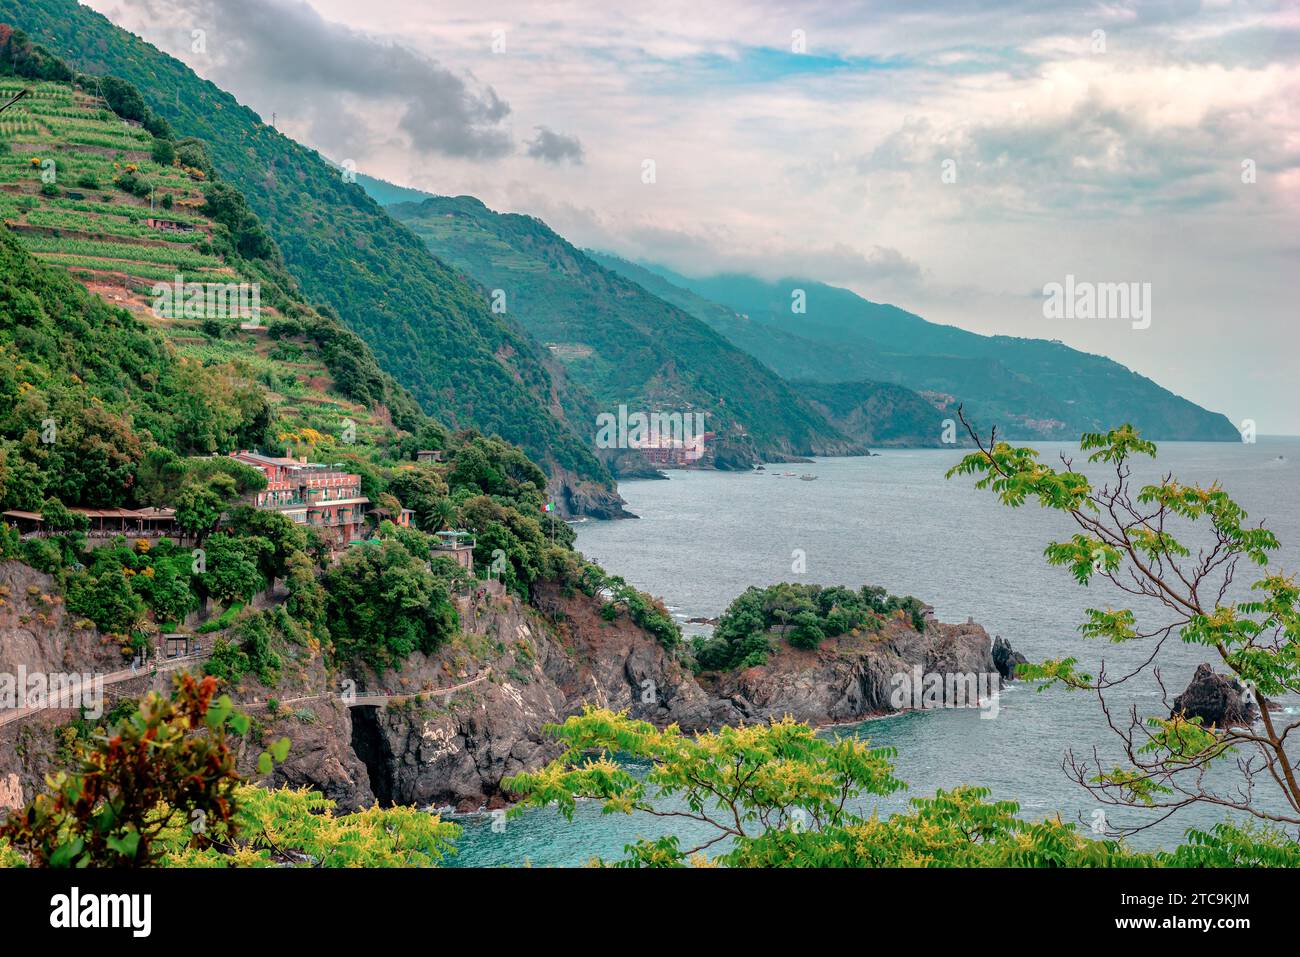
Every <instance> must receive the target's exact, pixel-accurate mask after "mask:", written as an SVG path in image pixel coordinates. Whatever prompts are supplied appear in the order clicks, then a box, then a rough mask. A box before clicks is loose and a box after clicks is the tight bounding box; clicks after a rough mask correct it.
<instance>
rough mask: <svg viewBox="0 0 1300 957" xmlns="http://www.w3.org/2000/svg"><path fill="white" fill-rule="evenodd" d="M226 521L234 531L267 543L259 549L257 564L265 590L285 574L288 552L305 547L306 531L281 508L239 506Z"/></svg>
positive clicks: (286, 572)
mask: <svg viewBox="0 0 1300 957" xmlns="http://www.w3.org/2000/svg"><path fill="white" fill-rule="evenodd" d="M230 525H231V528H232V529H234V531H235V532H236V534H239V535H248V536H255V537H257V538H262V539H265V540H266V541H267V542H269V543H270V544H271V549H270V551H266V552H263V553H262V555H261V564H260V569H261V572H262V576H263V577H264V578H265V579H266V582H267V590H268V591H269V590H271V589H272V588H274V587H275V580H276V579H277V578H282V577H284V576H285V575H286V574H288V571H289V558H290V556H292V555H294V554H298V553H301V552H303V551H305V550H306V548H307V533H306V531H305V530H304V529H303V527H302V526H301V525H298V524H296V523H295V522H294V521H293V519H291V518H289V516H287V515H284V514H283V513H281V512H268V511H266V510H265V509H259V508H252V507H249V506H246V505H245V506H241V507H239V508H237V509H235V510H234V511H232V512H231V514H230Z"/></svg>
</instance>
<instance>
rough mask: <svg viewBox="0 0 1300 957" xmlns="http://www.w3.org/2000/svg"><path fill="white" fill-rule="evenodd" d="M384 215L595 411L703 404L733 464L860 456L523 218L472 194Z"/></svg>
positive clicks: (707, 338) (623, 282) (716, 345)
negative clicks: (496, 297)
mask: <svg viewBox="0 0 1300 957" xmlns="http://www.w3.org/2000/svg"><path fill="white" fill-rule="evenodd" d="M388 208H389V211H390V212H391V213H392V214H393V215H394V216H395V217H397V218H398V219H399V220H401V221H403V222H404V223H406V224H407V225H408V226H410V227H411V229H412V230H413V231H414V232H415V233H416V234H417V235H418V236H420V237H421V238H422V239H423V240H424V241H425V242H426V243H427V244H428V246H429V248H430V250H432V251H433V253H434V254H435V255H437V256H439V257H441V258H443V259H445V260H447V261H448V262H450V263H452V264H453V265H454V266H456V267H458V268H460V269H463V270H464V271H465V272H466V273H468V274H469V275H470V276H473V277H474V278H475V279H477V280H478V281H479V282H480V283H481V284H482V285H483V287H484V288H485V290H488V291H491V290H500V295H501V297H502V298H501V301H502V306H503V308H506V309H507V310H508V311H509V313H510V314H511V315H512V316H514V317H515V318H516V319H518V321H519V322H520V323H521V324H522V325H523V326H524V328H525V329H526V330H528V332H529V333H531V334H532V335H533V337H534V338H535V339H536V340H537V341H538V342H539V343H541V344H542V345H544V346H546V347H547V348H548V349H550V350H551V351H552V352H553V354H554V355H555V357H556V359H557V360H558V361H560V362H562V363H563V365H564V368H565V373H566V375H567V377H568V378H570V379H572V380H574V381H576V382H578V383H579V384H580V385H581V386H582V387H583V388H584V389H585V390H587V391H588V392H590V393H591V395H592V396H593V397H594V398H595V399H596V401H597V411H603V412H616V411H617V409H618V407H619V405H621V404H622V405H627V406H628V407H630V408H632V409H642V410H661V411H668V412H672V411H677V412H686V411H702V412H704V413H705V415H706V422H707V427H708V429H709V431H712V432H715V433H717V435H718V440H717V441H718V442H719V443H720V444H721V446H723V447H724V448H728V449H729V450H730V451H731V454H730V455H729V456H728V457H729V458H731V459H732V460H734V461H742V462H743V461H746V460H748V458H749V456H746V455H744V452H745V451H746V450H748V451H751V452H752V458H753V459H754V460H767V461H772V460H779V459H780V458H781V457H783V456H788V455H817V454H822V455H827V454H829V455H834V454H845V453H849V452H855V451H859V450H860V447H855V446H854V444H853V443H852V442H850V441H848V440H847V439H845V437H844V436H842V435H841V434H840V433H839V432H838V431H837V430H836V429H835V428H834V427H832V426H831V425H829V424H828V423H827V422H826V420H825V419H824V418H823V417H822V415H821V414H820V413H819V412H817V411H816V410H814V409H813V408H811V407H810V406H809V405H808V403H807V402H806V401H805V400H804V399H803V398H802V397H801V395H800V393H799V392H798V391H797V390H795V389H792V388H791V387H790V386H789V385H788V384H787V383H786V382H785V381H783V380H782V379H781V378H780V377H779V376H777V375H776V374H775V373H774V372H772V371H771V370H770V369H768V368H767V367H766V366H764V365H763V364H762V363H760V362H758V361H757V360H755V359H754V358H753V357H752V356H750V355H749V354H747V353H745V352H743V351H742V350H740V349H738V348H736V347H735V346H733V345H732V344H731V343H730V342H728V341H727V340H726V339H725V338H723V337H722V336H721V335H719V334H718V333H716V332H714V331H713V330H712V329H710V328H709V327H708V326H707V325H705V324H704V323H703V322H700V321H699V320H698V319H696V318H695V317H694V316H691V315H688V314H687V313H685V312H683V311H682V310H680V309H678V308H676V307H674V306H672V305H670V304H669V303H666V302H664V301H663V300H662V299H659V298H657V297H656V296H654V295H651V294H650V293H649V292H647V291H646V290H644V289H643V288H641V287H640V286H639V285H637V284H636V283H633V282H631V281H629V280H627V279H625V278H624V277H622V276H620V275H618V274H617V273H615V272H612V271H610V270H608V269H605V268H604V267H602V266H600V265H598V264H597V263H595V262H593V261H592V260H591V259H589V258H588V257H587V256H586V255H585V254H583V253H582V252H581V251H579V250H578V249H575V248H574V247H573V246H572V245H571V244H569V243H568V242H566V241H565V240H564V239H563V237H561V236H559V235H557V234H556V233H555V232H554V231H553V230H552V229H550V228H549V227H548V226H547V225H546V224H545V223H543V222H542V221H541V220H539V219H536V218H534V217H531V216H522V215H518V214H505V213H497V212H494V211H492V210H490V209H488V208H487V207H486V206H484V205H483V203H482V202H480V201H479V200H477V199H475V198H473V197H472V196H457V197H434V198H430V199H426V200H424V201H423V202H421V203H399V204H396V205H392V206H389V207H388Z"/></svg>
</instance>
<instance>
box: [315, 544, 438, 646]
mask: <svg viewBox="0 0 1300 957" xmlns="http://www.w3.org/2000/svg"><path fill="white" fill-rule="evenodd" d="M322 584H323V587H324V589H325V595H326V604H325V608H326V619H327V622H328V626H329V633H330V637H331V639H332V640H333V643H334V648H335V651H336V652H337V654H338V656H339V658H341V659H343V660H349V659H359V660H363V661H366V662H368V663H370V664H371V665H373V666H374V667H375V668H378V669H381V670H382V669H383V668H387V667H393V666H396V665H398V664H400V663H401V662H402V660H403V659H405V658H406V657H407V656H408V655H410V654H411V653H412V652H414V651H423V652H425V653H426V654H427V653H429V652H432V651H433V650H434V649H435V648H437V647H438V646H439V645H440V644H442V642H444V641H445V640H446V639H448V638H449V637H451V636H452V635H453V634H455V632H456V629H457V627H458V626H459V619H458V617H457V615H456V609H455V608H454V607H453V606H452V604H451V597H450V595H449V594H448V592H447V587H446V585H445V584H444V583H443V582H442V581H440V580H439V579H438V578H437V577H436V576H434V575H433V574H432V573H431V572H430V571H429V570H428V569H427V568H426V567H425V562H424V559H423V558H419V557H416V556H414V555H412V554H411V553H410V552H409V551H408V550H407V549H406V548H405V547H404V546H403V545H402V544H401V543H400V542H398V541H395V540H392V539H388V540H385V541H383V542H380V543H378V544H365V545H358V546H355V547H353V548H349V549H348V550H347V551H346V552H345V553H344V554H343V558H342V559H341V560H340V561H339V563H338V564H337V565H335V566H334V567H332V568H330V569H329V570H328V571H327V572H326V573H325V576H324V579H323V582H322Z"/></svg>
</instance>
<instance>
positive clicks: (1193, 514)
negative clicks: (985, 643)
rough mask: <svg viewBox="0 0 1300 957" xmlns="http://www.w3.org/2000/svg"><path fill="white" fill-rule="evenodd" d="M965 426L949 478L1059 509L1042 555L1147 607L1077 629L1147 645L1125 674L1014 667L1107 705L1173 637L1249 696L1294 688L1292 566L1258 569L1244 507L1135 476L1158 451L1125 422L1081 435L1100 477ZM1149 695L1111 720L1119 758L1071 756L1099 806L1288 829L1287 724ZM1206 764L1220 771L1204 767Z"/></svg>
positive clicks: (1296, 644)
mask: <svg viewBox="0 0 1300 957" xmlns="http://www.w3.org/2000/svg"><path fill="white" fill-rule="evenodd" d="M962 421H963V422H964V423H965V422H966V419H965V416H964V415H962ZM966 425H967V429H968V431H969V432H970V434H971V438H972V439H973V440H974V441H975V443H976V445H977V451H975V452H972V453H971V454H969V455H967V456H966V457H965V458H963V459H962V461H961V462H960V463H958V464H957V465H956V466H954V467H953V468H952V469H951V470H950V471H949V473H948V474H949V476H950V477H951V476H954V475H974V476H977V480H976V483H975V484H976V486H977V487H978V488H982V489H988V490H990V491H992V492H993V493H994V494H995V495H997V497H998V499H999V500H1000V501H1001V502H1002V503H1003V504H1004V505H1007V506H1010V507H1012V508H1017V507H1019V506H1021V505H1023V504H1025V503H1026V502H1028V501H1037V502H1038V503H1039V504H1040V505H1041V506H1043V507H1044V508H1050V509H1053V510H1055V511H1058V512H1060V513H1062V514H1063V515H1064V516H1066V517H1068V518H1069V519H1070V520H1071V521H1072V523H1073V525H1074V526H1075V528H1076V529H1077V531H1076V532H1075V534H1073V535H1072V536H1070V538H1068V539H1066V540H1062V541H1056V542H1052V543H1051V544H1049V545H1048V546H1047V548H1046V551H1045V554H1046V558H1047V561H1048V563H1049V564H1051V565H1056V566H1061V567H1064V568H1067V569H1069V570H1070V572H1071V573H1072V574H1073V576H1074V577H1075V579H1076V580H1077V581H1078V582H1079V584H1081V585H1089V584H1091V583H1092V582H1094V581H1101V582H1106V583H1109V584H1110V585H1112V586H1114V587H1115V588H1116V589H1117V590H1118V591H1119V592H1120V593H1122V594H1127V595H1131V596H1137V597H1139V598H1141V599H1143V600H1144V601H1148V602H1149V603H1154V604H1153V605H1149V606H1148V608H1147V609H1144V614H1143V616H1142V619H1140V618H1139V616H1138V614H1137V613H1136V612H1135V611H1133V610H1132V609H1129V608H1118V609H1117V608H1110V607H1107V608H1089V609H1088V610H1087V612H1086V619H1085V621H1084V622H1083V623H1082V624H1081V625H1080V629H1079V630H1080V633H1081V634H1082V636H1083V638H1084V639H1099V640H1102V641H1107V642H1113V643H1130V642H1136V643H1143V644H1147V645H1150V646H1151V647H1152V651H1151V654H1150V655H1149V656H1146V657H1145V659H1144V661H1143V662H1142V663H1141V664H1139V665H1138V666H1137V667H1136V668H1135V669H1134V670H1132V671H1131V672H1128V673H1125V674H1102V675H1100V676H1098V677H1096V678H1094V677H1092V676H1091V675H1088V674H1086V673H1083V672H1082V671H1080V670H1079V669H1078V667H1077V665H1078V660H1077V659H1076V658H1073V657H1066V658H1060V659H1054V660H1050V661H1046V662H1042V663H1041V664H1035V665H1030V666H1024V665H1022V666H1021V675H1022V676H1023V677H1026V678H1030V679H1034V680H1037V681H1041V682H1043V683H1044V685H1045V686H1050V685H1054V684H1060V685H1063V686H1065V687H1067V688H1071V689H1086V690H1088V691H1091V692H1093V693H1095V694H1097V695H1098V697H1099V698H1100V699H1101V701H1102V703H1103V705H1105V700H1106V694H1107V692H1108V691H1110V690H1111V689H1113V688H1115V687H1116V686H1118V685H1122V684H1124V683H1126V682H1130V681H1134V680H1135V679H1137V678H1138V677H1139V676H1141V675H1144V674H1149V673H1150V671H1151V669H1154V668H1157V667H1159V663H1160V661H1161V659H1162V655H1161V649H1162V647H1163V644H1164V642H1165V641H1166V640H1167V639H1168V638H1169V637H1171V636H1177V638H1178V639H1179V640H1180V641H1182V642H1183V643H1185V644H1189V645H1198V646H1201V647H1204V648H1206V649H1207V650H1209V651H1210V652H1212V653H1213V654H1214V655H1215V656H1216V657H1217V658H1218V659H1219V661H1220V662H1221V663H1222V665H1223V666H1224V667H1225V668H1226V669H1227V670H1228V671H1229V672H1231V673H1232V674H1233V675H1234V676H1235V677H1236V678H1237V679H1239V680H1240V681H1241V682H1242V683H1243V685H1244V686H1245V687H1246V688H1247V689H1248V694H1249V695H1251V696H1257V697H1265V698H1266V697H1273V696H1277V695H1284V694H1296V693H1300V653H1297V651H1298V650H1300V585H1297V583H1296V580H1295V577H1294V576H1293V575H1287V574H1285V573H1283V572H1281V571H1275V570H1272V569H1270V568H1269V555H1270V553H1271V552H1273V551H1275V550H1276V549H1277V548H1278V540H1277V538H1276V536H1275V535H1274V534H1273V532H1272V531H1270V530H1269V529H1267V528H1265V527H1263V525H1262V524H1259V525H1250V524H1247V515H1246V511H1245V510H1244V509H1243V508H1242V507H1241V506H1240V505H1239V504H1238V503H1237V502H1235V501H1234V500H1233V499H1232V498H1231V497H1230V496H1229V495H1228V493H1227V492H1226V491H1224V489H1222V488H1221V487H1220V486H1219V485H1218V484H1217V483H1216V484H1213V485H1209V486H1202V485H1195V484H1187V483H1184V482H1181V481H1179V480H1178V479H1177V478H1175V477H1174V476H1173V475H1165V476H1164V477H1163V478H1161V479H1160V480H1159V481H1157V482H1154V483H1150V484H1138V483H1136V482H1135V481H1134V479H1133V464H1132V463H1133V460H1134V459H1135V458H1136V457H1140V456H1146V457H1150V458H1154V457H1155V454H1156V446H1155V444H1154V443H1153V442H1150V441H1148V440H1146V439H1143V438H1142V437H1141V436H1140V435H1139V434H1138V433H1137V431H1136V430H1134V429H1133V428H1132V427H1131V426H1129V425H1124V426H1121V427H1120V428H1117V429H1112V430H1110V431H1109V432H1106V433H1089V434H1085V435H1084V436H1083V437H1082V439H1081V441H1080V448H1081V450H1082V451H1083V452H1085V453H1087V454H1088V464H1089V465H1090V466H1094V467H1096V468H1098V469H1103V470H1105V471H1106V472H1107V479H1106V482H1105V484H1104V485H1102V486H1097V485H1094V484H1093V481H1092V480H1091V479H1090V478H1089V477H1088V476H1087V475H1085V474H1083V472H1081V471H1078V470H1076V469H1075V467H1074V464H1073V462H1072V460H1071V459H1069V458H1067V457H1065V456H1062V467H1061V468H1059V469H1058V468H1054V467H1052V466H1049V465H1047V464H1046V463H1044V462H1042V461H1040V460H1039V458H1038V453H1037V452H1036V451H1034V450H1033V449H1029V448H1022V447H1015V446H1012V445H1010V444H1009V443H1007V442H1005V441H998V440H997V437H996V433H994V434H992V435H990V436H989V438H988V439H987V440H984V439H983V438H981V437H980V436H979V435H978V434H977V433H976V432H975V430H974V429H973V428H971V426H970V425H969V423H966ZM1189 535H1191V536H1195V535H1199V536H1200V537H1199V541H1200V542H1202V543H1204V544H1203V545H1201V547H1198V548H1197V549H1196V550H1195V551H1193V548H1192V546H1189V545H1188V544H1185V540H1191V541H1196V539H1187V536H1189ZM1252 568H1253V569H1257V570H1258V572H1257V575H1256V577H1255V580H1254V581H1253V582H1252V583H1251V584H1250V586H1249V592H1250V595H1249V597H1247V598H1245V599H1244V600H1239V601H1234V600H1232V599H1231V598H1230V597H1229V595H1230V590H1231V587H1232V584H1233V583H1234V582H1235V581H1238V580H1239V579H1240V578H1241V577H1243V575H1244V573H1245V572H1247V571H1248V570H1250V569H1252ZM1157 607H1158V608H1159V613H1156V612H1154V610H1153V609H1154V608H1157ZM1148 618H1149V619H1150V620H1144V619H1148ZM1160 687H1161V688H1162V689H1163V687H1164V685H1163V683H1160ZM1163 704H1164V710H1163V712H1160V713H1156V714H1153V715H1147V716H1146V717H1145V718H1143V717H1141V716H1139V715H1138V713H1137V711H1136V709H1134V710H1133V711H1131V713H1130V718H1129V720H1128V721H1127V722H1124V721H1122V720H1112V722H1111V724H1112V727H1114V728H1115V730H1116V732H1117V734H1118V736H1119V741H1120V744H1121V746H1122V749H1123V753H1124V757H1125V763H1123V764H1120V765H1116V766H1113V767H1110V768H1107V767H1104V766H1102V765H1101V764H1100V763H1098V762H1097V760H1096V759H1095V758H1094V757H1093V756H1092V755H1087V756H1085V757H1082V758H1081V757H1079V756H1077V755H1076V754H1075V753H1074V752H1072V751H1071V752H1070V753H1068V754H1067V757H1066V767H1067V769H1068V771H1069V773H1070V775H1071V776H1072V777H1073V778H1074V779H1075V780H1076V781H1077V782H1078V783H1079V784H1081V785H1082V786H1084V787H1086V788H1088V789H1089V790H1090V791H1091V792H1092V793H1093V794H1094V796H1096V797H1097V798H1098V800H1099V801H1101V802H1102V803H1105V804H1111V805H1118V806H1124V807H1148V808H1157V809H1160V810H1161V811H1163V812H1164V813H1163V814H1162V815H1161V817H1167V816H1168V815H1170V814H1172V813H1174V812H1176V811H1177V810H1179V809H1180V808H1183V807H1186V806H1188V805H1193V804H1212V805H1215V806H1217V807H1222V808H1229V809H1234V810H1237V811H1241V812H1244V813H1246V814H1250V815H1254V816H1255V817H1258V818H1263V819H1266V820H1271V821H1277V822H1282V823H1285V824H1289V825H1293V826H1294V825H1297V824H1300V811H1297V810H1296V809H1297V808H1300V780H1298V779H1297V775H1296V772H1295V766H1296V763H1295V756H1294V750H1295V742H1294V741H1291V742H1288V737H1289V735H1290V733H1291V732H1292V731H1293V730H1295V728H1296V727H1297V723H1296V722H1291V723H1289V724H1286V723H1283V722H1280V721H1279V719H1278V718H1277V717H1275V716H1274V714H1273V713H1272V712H1270V710H1269V708H1268V707H1266V706H1265V707H1261V708H1260V709H1259V711H1260V723H1261V726H1262V727H1261V729H1255V728H1250V727H1228V728H1215V727H1204V726H1202V722H1201V719H1200V718H1199V717H1196V718H1188V717H1187V716H1186V715H1185V714H1183V713H1181V712H1180V713H1173V710H1172V705H1171V703H1170V702H1169V701H1168V700H1167V698H1166V699H1165V700H1164V702H1163ZM1107 713H1108V714H1111V715H1114V714H1115V711H1114V710H1112V709H1108V710H1107ZM1220 766H1222V767H1220ZM1211 768H1216V769H1218V770H1220V771H1222V772H1223V773H1221V774H1210V773H1208V772H1209V770H1210V769H1211ZM1233 768H1235V769H1236V774H1235V775H1234V774H1232V773H1231V769H1233ZM1264 788H1272V789H1274V790H1275V791H1276V792H1277V793H1278V794H1279V796H1280V797H1281V799H1282V801H1281V808H1282V809H1281V810H1272V809H1269V808H1268V807H1267V806H1266V805H1265V804H1264V803H1263V802H1261V801H1260V800H1259V799H1258V794H1259V793H1260V792H1261V790H1262V789H1264Z"/></svg>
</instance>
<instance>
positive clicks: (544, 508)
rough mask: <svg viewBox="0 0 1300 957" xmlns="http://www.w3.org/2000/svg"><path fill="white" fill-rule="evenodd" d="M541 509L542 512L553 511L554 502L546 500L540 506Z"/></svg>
mask: <svg viewBox="0 0 1300 957" xmlns="http://www.w3.org/2000/svg"><path fill="white" fill-rule="evenodd" d="M542 511H543V512H553V511H555V503H554V502H547V503H546V504H545V505H543V506H542Z"/></svg>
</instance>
